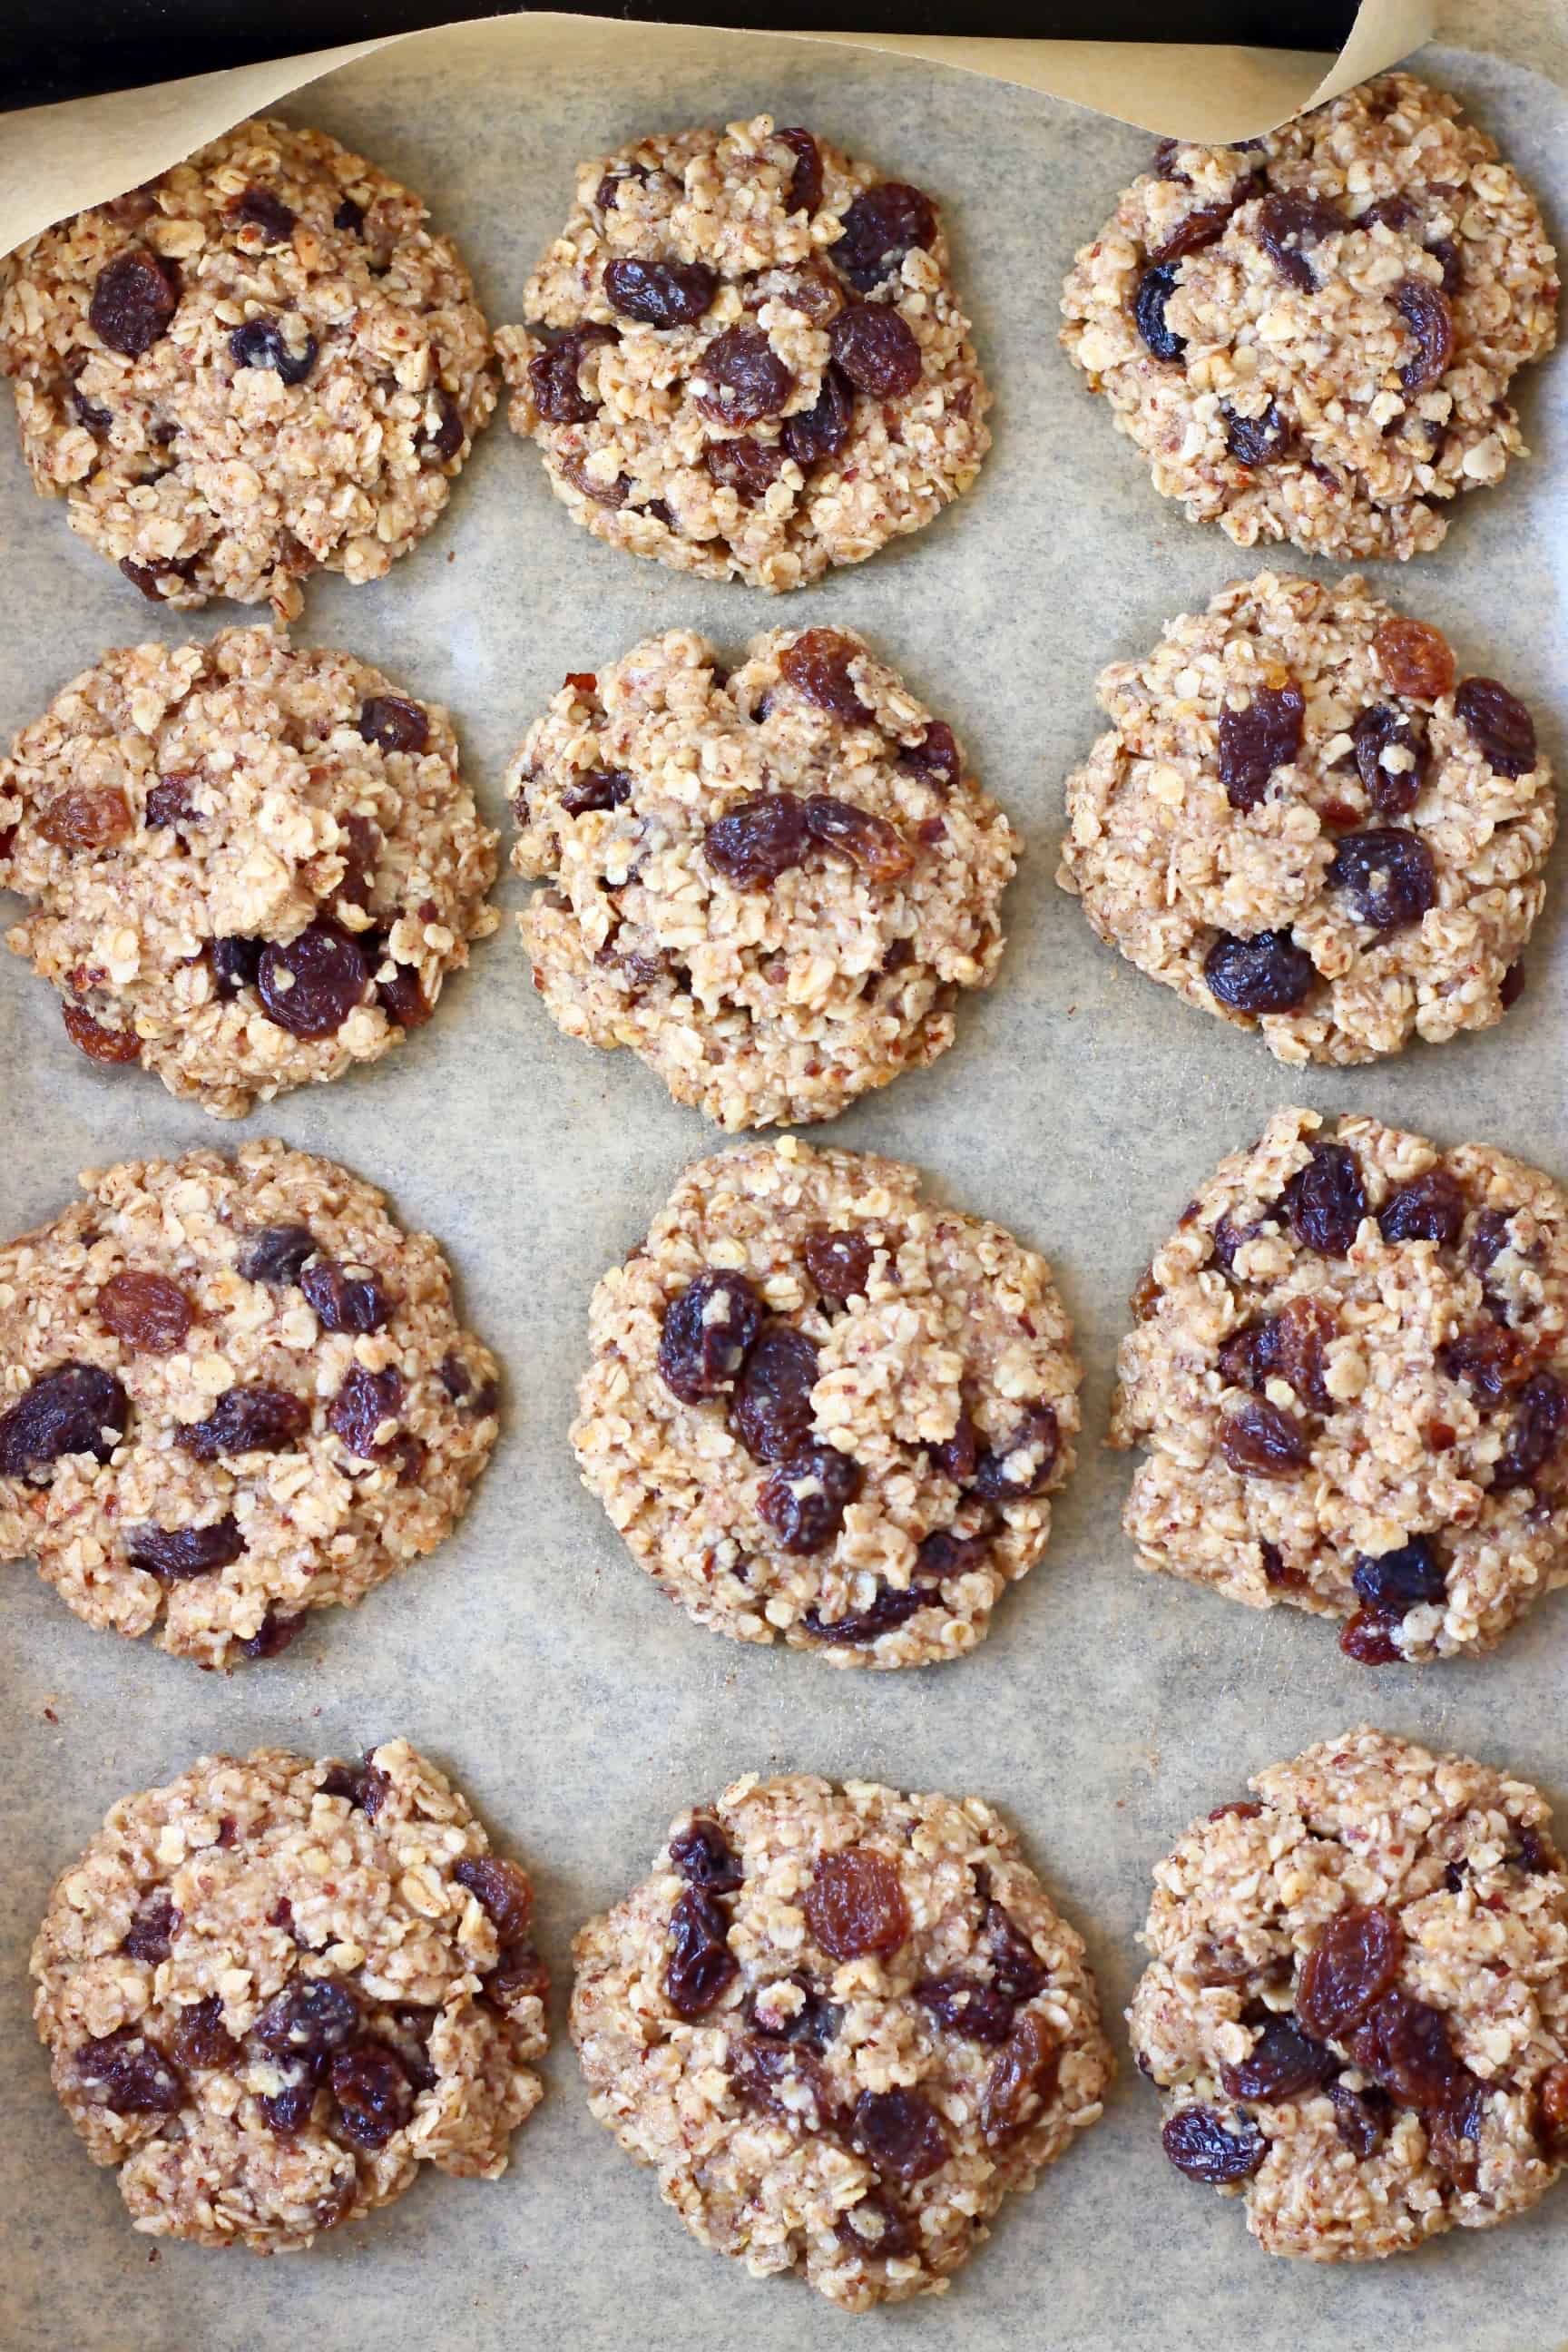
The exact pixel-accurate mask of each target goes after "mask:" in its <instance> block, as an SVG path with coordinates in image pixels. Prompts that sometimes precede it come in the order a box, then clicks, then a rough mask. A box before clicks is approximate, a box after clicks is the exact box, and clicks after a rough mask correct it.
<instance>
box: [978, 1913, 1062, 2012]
mask: <svg viewBox="0 0 1568 2352" xmlns="http://www.w3.org/2000/svg"><path fill="white" fill-rule="evenodd" d="M985 1939H986V1941H987V1943H988V1944H989V1945H990V1947H991V1960H992V1967H993V1969H994V1975H995V1979H996V1982H997V1984H998V1986H999V1987H1000V1988H1001V1990H1002V1991H1004V1992H1005V1994H1006V1995H1007V1996H1008V1998H1009V2000H1015V2001H1026V2000H1033V1999H1034V1998H1035V1995H1036V1994H1037V1992H1043V1991H1044V1990H1045V1989H1046V1987H1047V1984H1048V1983H1049V1982H1050V1971H1049V1969H1047V1968H1046V1966H1045V1964H1044V1962H1043V1961H1042V1960H1041V1958H1040V1956H1039V1954H1038V1953H1037V1951H1036V1949H1035V1948H1034V1946H1033V1944H1031V1943H1030V1941H1029V1939H1028V1937H1026V1935H1025V1934H1024V1932H1023V1930H1022V1928H1021V1927H1019V1926H1018V1924H1017V1922H1016V1920H1015V1919H1014V1917H1013V1916H1012V1915H1011V1913H1010V1912H1008V1911H1006V1910H1005V1909H1004V1908H1003V1906H1002V1905H1001V1904H1000V1903H992V1902H989V1901H988V1902H987V1904H986V1906H985Z"/></svg>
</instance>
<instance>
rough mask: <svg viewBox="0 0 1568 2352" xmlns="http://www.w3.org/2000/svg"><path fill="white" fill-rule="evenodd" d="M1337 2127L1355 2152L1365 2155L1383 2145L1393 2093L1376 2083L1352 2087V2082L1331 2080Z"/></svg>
mask: <svg viewBox="0 0 1568 2352" xmlns="http://www.w3.org/2000/svg"><path fill="white" fill-rule="evenodd" d="M1329 2096H1330V2098H1331V2100H1332V2101H1333V2106H1334V2129H1335V2130H1336V2131H1337V2132H1338V2133H1339V2136H1340V2137H1341V2138H1342V2140H1343V2142H1344V2144H1345V2146H1346V2147H1348V2148H1349V2149H1350V2150H1351V2151H1352V2154H1353V2155H1356V2156H1359V2157H1361V2158H1366V2157H1369V2156H1371V2155H1373V2153H1374V2152H1375V2150H1376V2149H1378V2148H1379V2147H1382V2145H1383V2143H1384V2139H1385V2137H1387V2133H1388V2116H1389V2105H1390V2101H1389V2096H1388V2094H1387V2092H1386V2091H1384V2090H1383V2089H1381V2088H1380V2087H1379V2085H1378V2084H1375V2083H1369V2084H1367V2085H1366V2088H1365V2089H1364V2090H1361V2091H1352V2089H1351V2087H1350V2084H1348V2083H1331V2084H1329Z"/></svg>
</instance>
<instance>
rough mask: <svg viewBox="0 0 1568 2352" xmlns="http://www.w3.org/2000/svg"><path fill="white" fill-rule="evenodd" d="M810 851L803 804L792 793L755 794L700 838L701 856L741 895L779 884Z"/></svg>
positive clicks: (711, 825) (734, 808) (722, 817)
mask: <svg viewBox="0 0 1568 2352" xmlns="http://www.w3.org/2000/svg"><path fill="white" fill-rule="evenodd" d="M810 846H811V830H810V827H809V826H808V825H807V824H806V820H805V803H804V802H803V801H801V800H800V799H799V798H798V797H797V796H796V795H795V793H748V794H747V796H746V798H745V799H744V800H741V801H737V802H736V803H735V804H734V806H733V807H732V808H731V809H730V810H729V811H728V812H727V813H726V814H724V815H723V816H721V817H715V818H714V820H713V823H712V824H710V826H709V827H708V830H707V832H706V833H705V834H704V835H703V836H702V848H703V853H704V855H705V856H706V857H707V859H708V863H709V864H710V866H717V868H718V870H719V872H720V873H721V874H722V875H723V876H724V877H725V879H726V880H727V881H731V882H733V883H735V884H736V885H737V886H738V887H740V888H741V889H742V890H748V889H751V888H752V887H754V886H755V885H756V884H757V883H759V882H776V881H777V880H778V877H779V876H780V875H781V874H787V873H788V872H789V870H790V868H791V867H792V866H798V865H800V864H801V862H802V861H803V859H804V858H805V854H806V852H807V850H808V849H809V848H810Z"/></svg>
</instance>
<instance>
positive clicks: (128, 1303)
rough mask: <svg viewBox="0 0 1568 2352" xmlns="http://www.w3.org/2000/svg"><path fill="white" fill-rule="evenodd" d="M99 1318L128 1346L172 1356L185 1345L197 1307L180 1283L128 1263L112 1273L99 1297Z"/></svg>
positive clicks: (159, 1354) (152, 1353)
mask: <svg viewBox="0 0 1568 2352" xmlns="http://www.w3.org/2000/svg"><path fill="white" fill-rule="evenodd" d="M95 1303H96V1306H97V1309H98V1316H99V1320H100V1322H101V1323H103V1324H105V1325H106V1326H107V1327H108V1328H109V1329H110V1331H112V1332H113V1334H114V1336H115V1338H116V1339H122V1340H123V1341H124V1342H125V1345H126V1346H127V1347H128V1348H132V1349H146V1350H147V1352H148V1354H149V1355H153V1356H172V1355H173V1354H174V1350H175V1349H176V1348H182V1347H184V1342H185V1336H186V1334H187V1333H188V1331H189V1330H190V1328H191V1325H192V1323H193V1322H194V1321H195V1312H196V1310H195V1307H194V1306H193V1304H192V1302H191V1300H190V1298H189V1297H187V1295H186V1293H185V1292H184V1291H183V1290H182V1289H181V1287H180V1286H179V1284H178V1283H177V1282H171V1281H170V1280H169V1277H168V1276H167V1275H164V1274H153V1273H151V1272H149V1271H148V1270H147V1269H146V1268H144V1267H138V1266H129V1265H128V1266H126V1267H124V1268H123V1269H122V1270H121V1273H119V1274H117V1275H114V1276H111V1277H110V1280H109V1281H108V1282H106V1283H105V1284H104V1286H103V1288H102V1289H101V1290H100V1292H99V1294H98V1297H97V1300H96V1302H95Z"/></svg>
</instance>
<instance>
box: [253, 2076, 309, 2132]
mask: <svg viewBox="0 0 1568 2352" xmlns="http://www.w3.org/2000/svg"><path fill="white" fill-rule="evenodd" d="M316 2078H317V2070H316V2068H314V2067H310V2069H308V2071H307V2072H306V2073H305V2074H303V2075H302V2076H300V2079H299V2080H298V2081H296V2082H293V2083H287V2084H284V2086H283V2088H282V2090H280V2091H274V2092H271V2093H270V2094H268V2096H266V2097H265V2098H260V2099H258V2101H257V2103H256V2104H257V2105H258V2107H259V2108H260V2109H261V2113H262V2117H263V2120H264V2121H265V2123H266V2125H267V2127H268V2131H272V2132H276V2133H278V2134H279V2137H282V2138H284V2139H291V2138H292V2137H294V2134H295V2133H296V2132H298V2131H300V2130H301V2129H303V2127H304V2126H305V2125H306V2124H308V2123H309V2122H310V2114H311V2110H312V2108H313V2107H314V2106H315V2104H316Z"/></svg>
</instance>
